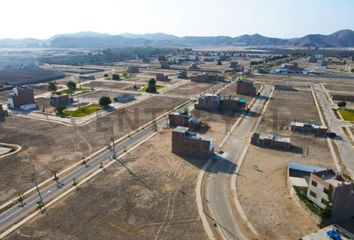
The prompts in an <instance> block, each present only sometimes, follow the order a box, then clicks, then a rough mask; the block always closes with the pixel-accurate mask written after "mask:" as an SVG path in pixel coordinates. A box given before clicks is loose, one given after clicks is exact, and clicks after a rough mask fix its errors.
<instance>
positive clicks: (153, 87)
mask: <svg viewBox="0 0 354 240" xmlns="http://www.w3.org/2000/svg"><path fill="white" fill-rule="evenodd" d="M146 91H147V92H149V93H156V91H157V89H156V80H155V79H153V78H151V79H150V80H149V83H148V87H147V88H146Z"/></svg>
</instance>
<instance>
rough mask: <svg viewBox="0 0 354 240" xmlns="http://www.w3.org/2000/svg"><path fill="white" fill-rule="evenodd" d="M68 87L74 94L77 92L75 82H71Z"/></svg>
mask: <svg viewBox="0 0 354 240" xmlns="http://www.w3.org/2000/svg"><path fill="white" fill-rule="evenodd" d="M66 86H67V87H68V88H69V90H70V91H71V92H74V91H75V90H76V83H75V82H73V81H69V82H68V83H67V84H66Z"/></svg>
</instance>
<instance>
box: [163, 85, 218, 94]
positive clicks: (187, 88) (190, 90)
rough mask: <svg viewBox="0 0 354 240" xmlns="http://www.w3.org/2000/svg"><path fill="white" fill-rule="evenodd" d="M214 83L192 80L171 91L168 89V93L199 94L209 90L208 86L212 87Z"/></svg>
mask: <svg viewBox="0 0 354 240" xmlns="http://www.w3.org/2000/svg"><path fill="white" fill-rule="evenodd" d="M213 85H214V84H212V83H197V82H190V83H187V84H184V85H182V86H180V87H177V88H175V89H173V90H171V91H168V93H172V94H179V95H185V96H190V95H197V94H200V93H202V92H203V91H205V90H207V89H208V88H210V87H212V86H213Z"/></svg>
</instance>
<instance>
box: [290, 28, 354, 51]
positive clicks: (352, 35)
mask: <svg viewBox="0 0 354 240" xmlns="http://www.w3.org/2000/svg"><path fill="white" fill-rule="evenodd" d="M289 44H290V45H293V46H297V47H330V48H331V47H332V48H333V47H354V31H352V30H340V31H338V32H335V33H332V34H330V35H322V34H310V35H306V36H304V37H302V38H299V39H296V40H292V41H290V42H289Z"/></svg>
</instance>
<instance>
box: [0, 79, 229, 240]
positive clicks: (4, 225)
mask: <svg viewBox="0 0 354 240" xmlns="http://www.w3.org/2000/svg"><path fill="white" fill-rule="evenodd" d="M223 86H225V85H224V84H218V85H215V86H213V87H212V88H210V89H209V90H208V91H207V92H209V93H211V92H215V91H217V90H219V89H221V88H222V87H223ZM193 105H194V103H193V102H190V103H189V104H187V106H184V107H182V108H187V109H192V108H193ZM167 124H168V118H167V117H164V118H161V119H159V120H158V121H157V122H156V125H157V127H158V128H161V127H163V126H166V125H167ZM154 132H155V127H154V124H151V125H150V126H148V127H146V128H144V129H142V130H140V131H138V132H136V133H135V134H132V135H131V136H130V137H128V138H126V139H124V140H123V141H121V142H119V143H117V144H116V145H115V149H116V154H117V156H118V157H119V155H121V154H123V153H124V150H125V149H129V148H131V147H133V146H135V145H137V144H138V143H140V142H142V141H143V140H144V139H146V138H148V137H149V136H151V135H152V134H153V133H154ZM111 158H112V152H111V151H110V150H106V151H104V152H103V153H101V154H99V155H98V156H96V157H95V158H94V159H92V160H91V161H89V162H88V164H86V165H84V164H82V165H81V166H80V167H78V168H74V169H73V170H72V171H70V172H69V173H68V174H66V175H65V176H60V178H59V184H57V183H56V182H52V183H51V184H49V185H48V186H46V187H43V188H41V189H40V193H41V196H42V199H43V202H44V204H45V203H46V202H49V201H50V200H51V199H54V198H55V197H57V196H59V195H60V194H62V193H63V192H65V191H66V190H68V189H69V188H70V187H72V186H73V183H74V182H73V179H74V178H75V179H77V182H80V179H84V178H85V177H87V176H89V175H90V174H91V173H93V172H94V171H95V170H97V169H99V168H100V166H101V163H103V164H106V163H108V162H109V161H112V160H111ZM38 201H40V197H39V195H38V194H33V195H31V196H29V197H27V198H26V199H24V201H23V203H24V204H23V206H21V205H20V203H18V204H16V205H14V206H12V207H10V208H8V209H7V210H6V211H3V212H1V213H0V233H1V232H3V231H5V230H6V229H8V228H9V227H10V226H12V225H13V224H15V223H17V222H19V221H20V220H21V219H23V218H24V217H26V216H28V215H29V214H30V213H31V212H33V211H35V210H36V209H38V204H37V202H38Z"/></svg>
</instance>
